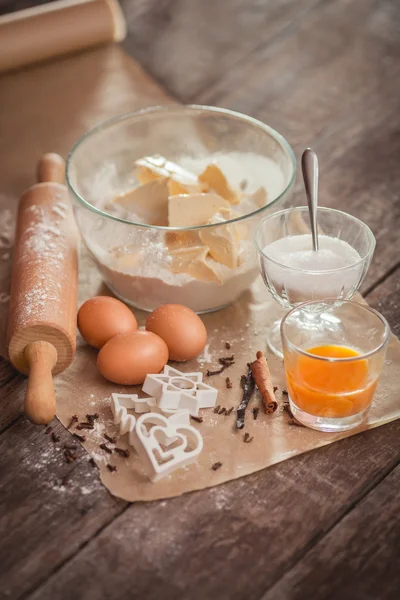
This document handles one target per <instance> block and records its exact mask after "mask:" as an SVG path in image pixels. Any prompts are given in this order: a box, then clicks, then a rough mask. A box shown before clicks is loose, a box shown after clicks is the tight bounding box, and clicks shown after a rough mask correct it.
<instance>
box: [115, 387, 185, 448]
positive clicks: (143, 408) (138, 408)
mask: <svg viewBox="0 0 400 600" xmlns="http://www.w3.org/2000/svg"><path fill="white" fill-rule="evenodd" d="M154 409H155V410H157V408H156V401H155V399H154V398H139V396H138V395H137V394H111V410H112V412H113V415H114V423H115V424H116V425H119V432H120V435H124V434H125V433H128V434H129V438H128V439H129V444H130V445H131V446H133V444H132V432H133V431H134V430H135V427H136V417H135V415H132V414H130V413H128V411H132V410H133V411H135V412H136V413H148V412H149V411H151V410H154ZM165 413H166V414H168V415H169V420H170V421H171V423H173V424H174V425H189V423H190V417H189V411H188V410H167V409H166V410H165ZM174 441H175V440H171V441H170V440H167V439H165V440H164V441H163V444H164V446H167V445H168V443H174Z"/></svg>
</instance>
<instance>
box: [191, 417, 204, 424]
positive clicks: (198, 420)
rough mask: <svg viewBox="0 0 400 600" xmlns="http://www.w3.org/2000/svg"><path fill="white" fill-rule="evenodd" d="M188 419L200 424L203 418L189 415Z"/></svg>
mask: <svg viewBox="0 0 400 600" xmlns="http://www.w3.org/2000/svg"><path fill="white" fill-rule="evenodd" d="M190 418H191V419H193V421H196V423H202V422H203V421H204V419H203V417H194V416H193V415H190Z"/></svg>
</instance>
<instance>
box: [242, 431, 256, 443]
mask: <svg viewBox="0 0 400 600" xmlns="http://www.w3.org/2000/svg"><path fill="white" fill-rule="evenodd" d="M253 440H254V436H251V437H250V434H249V433H247V432H246V433H245V434H244V436H243V441H244V443H245V444H250V442H252V441H253Z"/></svg>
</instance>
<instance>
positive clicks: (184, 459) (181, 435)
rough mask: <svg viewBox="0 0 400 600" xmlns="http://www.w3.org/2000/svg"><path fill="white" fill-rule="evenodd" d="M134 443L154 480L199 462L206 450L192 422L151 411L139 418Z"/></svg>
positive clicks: (134, 433)
mask: <svg viewBox="0 0 400 600" xmlns="http://www.w3.org/2000/svg"><path fill="white" fill-rule="evenodd" d="M171 440H173V441H171ZM165 442H169V443H167V444H166V443H165ZM132 445H133V447H134V448H135V450H136V452H137V453H138V455H139V458H140V459H141V461H142V463H143V465H144V467H145V469H146V471H147V473H148V475H149V477H150V479H151V481H158V480H159V479H161V478H162V477H165V476H166V475H169V473H172V471H175V470H176V469H180V468H181V467H184V466H187V465H189V464H191V463H193V462H195V461H196V459H197V457H198V455H199V454H200V452H201V451H202V449H203V438H202V436H201V434H200V433H199V432H198V431H197V429H195V428H194V427H192V426H191V425H180V424H178V423H172V422H171V421H170V419H167V418H166V417H164V415H161V414H157V413H147V414H143V415H140V417H139V418H138V420H137V424H136V428H135V430H134V431H133V433H132ZM162 446H166V449H164V448H163V447H162Z"/></svg>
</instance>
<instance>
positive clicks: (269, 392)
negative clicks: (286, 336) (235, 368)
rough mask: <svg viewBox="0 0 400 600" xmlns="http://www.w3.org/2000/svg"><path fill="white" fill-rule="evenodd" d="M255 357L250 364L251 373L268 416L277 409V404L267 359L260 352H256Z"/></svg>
mask: <svg viewBox="0 0 400 600" xmlns="http://www.w3.org/2000/svg"><path fill="white" fill-rule="evenodd" d="M256 356H257V358H256V360H255V361H254V362H252V363H251V371H252V373H253V377H254V380H255V382H256V386H257V387H258V389H259V390H260V394H261V397H262V400H263V402H264V406H265V411H266V412H267V413H268V414H270V413H273V412H275V411H276V409H277V408H278V402H277V401H276V398H275V392H274V386H273V385H272V381H271V374H270V372H269V368H268V363H267V359H266V358H265V356H264V354H263V353H262V352H261V350H259V351H258V352H257V355H256Z"/></svg>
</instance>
